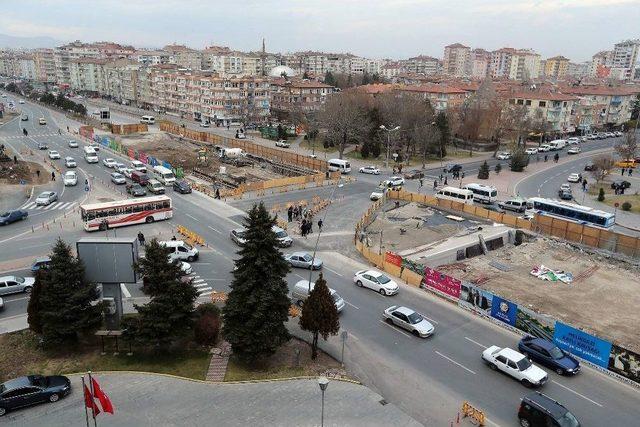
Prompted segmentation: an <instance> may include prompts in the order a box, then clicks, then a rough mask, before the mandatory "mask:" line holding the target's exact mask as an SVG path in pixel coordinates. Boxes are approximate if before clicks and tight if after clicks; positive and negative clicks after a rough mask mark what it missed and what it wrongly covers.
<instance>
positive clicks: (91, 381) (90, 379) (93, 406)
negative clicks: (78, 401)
mask: <svg viewBox="0 0 640 427" xmlns="http://www.w3.org/2000/svg"><path fill="white" fill-rule="evenodd" d="M87 374H88V375H89V389H90V390H91V399H92V400H93V398H94V396H95V394H94V391H93V380H92V378H91V371H89V372H87ZM95 407H96V406H95V403H94V404H93V405H91V412H92V413H93V425H94V427H98V422H97V421H96V411H95Z"/></svg>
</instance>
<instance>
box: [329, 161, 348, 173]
mask: <svg viewBox="0 0 640 427" xmlns="http://www.w3.org/2000/svg"><path fill="white" fill-rule="evenodd" d="M329 171H330V172H337V171H340V173H343V174H344V173H349V172H351V164H349V162H348V161H346V160H342V159H329Z"/></svg>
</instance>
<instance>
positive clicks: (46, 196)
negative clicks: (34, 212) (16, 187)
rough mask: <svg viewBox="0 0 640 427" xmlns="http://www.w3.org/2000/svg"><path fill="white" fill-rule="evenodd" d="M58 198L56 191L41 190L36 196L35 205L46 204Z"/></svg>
mask: <svg viewBox="0 0 640 427" xmlns="http://www.w3.org/2000/svg"><path fill="white" fill-rule="evenodd" d="M57 200H58V193H56V192H55V191H43V192H42V193H40V195H39V196H38V197H36V206H48V205H50V204H51V203H53V202H55V201H57Z"/></svg>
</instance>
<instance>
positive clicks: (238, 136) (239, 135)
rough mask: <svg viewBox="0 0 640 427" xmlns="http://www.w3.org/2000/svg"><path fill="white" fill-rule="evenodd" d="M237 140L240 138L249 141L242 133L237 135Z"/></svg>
mask: <svg viewBox="0 0 640 427" xmlns="http://www.w3.org/2000/svg"><path fill="white" fill-rule="evenodd" d="M236 138H238V139H247V136H246V135H245V134H244V133H242V132H238V133H237V134H236Z"/></svg>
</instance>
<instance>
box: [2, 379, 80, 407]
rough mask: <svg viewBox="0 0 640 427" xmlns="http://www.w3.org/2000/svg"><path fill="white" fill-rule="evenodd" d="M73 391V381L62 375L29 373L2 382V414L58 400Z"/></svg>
mask: <svg viewBox="0 0 640 427" xmlns="http://www.w3.org/2000/svg"><path fill="white" fill-rule="evenodd" d="M70 392H71V381H69V378H67V377H63V376H61V375H54V376H46V377H45V376H42V375H29V376H26V377H19V378H16V379H13V380H9V381H7V382H5V383H2V384H0V416H2V415H4V414H6V413H7V412H9V411H12V410H14V409H18V408H23V407H25V406H31V405H36V404H38V403H44V402H57V401H58V400H59V399H60V398H61V397H64V396H66V395H68V394H69V393H70Z"/></svg>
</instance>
